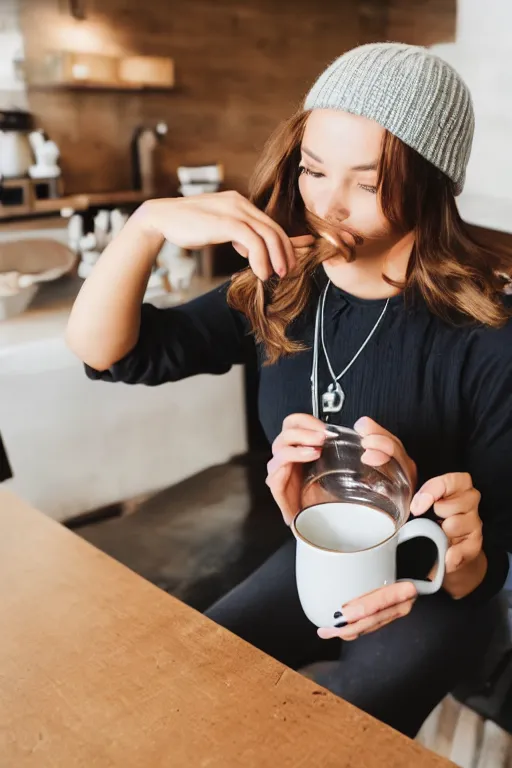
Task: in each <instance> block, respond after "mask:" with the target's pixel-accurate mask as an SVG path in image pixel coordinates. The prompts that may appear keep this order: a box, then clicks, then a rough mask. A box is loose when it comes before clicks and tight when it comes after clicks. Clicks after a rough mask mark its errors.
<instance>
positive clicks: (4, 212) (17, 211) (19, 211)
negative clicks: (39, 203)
mask: <svg viewBox="0 0 512 768" xmlns="http://www.w3.org/2000/svg"><path fill="white" fill-rule="evenodd" d="M33 199H34V189H33V186H32V180H31V179H29V178H20V179H4V180H3V181H2V197H1V202H0V219H6V218H8V217H9V216H23V215H26V214H29V213H30V211H31V210H32V205H33Z"/></svg>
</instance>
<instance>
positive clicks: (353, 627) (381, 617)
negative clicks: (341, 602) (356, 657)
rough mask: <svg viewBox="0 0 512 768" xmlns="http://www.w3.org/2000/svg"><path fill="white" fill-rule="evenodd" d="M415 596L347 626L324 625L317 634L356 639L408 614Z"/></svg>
mask: <svg viewBox="0 0 512 768" xmlns="http://www.w3.org/2000/svg"><path fill="white" fill-rule="evenodd" d="M415 599H416V598H410V599H409V600H405V601H404V602H402V603H400V604H398V605H393V606H391V607H389V608H385V609H384V610H382V611H379V613H375V614H373V615H372V616H368V617H366V618H365V619H361V620H359V621H356V622H354V623H352V624H349V625H348V626H347V627H343V628H341V629H337V628H336V627H326V628H321V629H319V630H318V636H319V637H321V638H322V639H323V640H329V639H331V638H333V637H339V638H341V639H342V640H356V639H357V638H358V637H359V636H360V635H364V634H368V633H369V632H374V631H375V630H376V629H379V628H380V627H381V626H383V625H384V624H389V623H390V622H391V621H395V620H396V619H402V618H404V617H405V616H408V615H409V613H410V612H411V609H412V607H413V605H414V602H415Z"/></svg>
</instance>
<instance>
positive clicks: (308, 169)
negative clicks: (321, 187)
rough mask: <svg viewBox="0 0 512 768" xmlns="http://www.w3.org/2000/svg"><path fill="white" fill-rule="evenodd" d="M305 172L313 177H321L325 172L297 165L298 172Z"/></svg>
mask: <svg viewBox="0 0 512 768" xmlns="http://www.w3.org/2000/svg"><path fill="white" fill-rule="evenodd" d="M303 173H304V174H305V175H306V176H312V177H313V178H314V179H321V178H322V177H323V176H324V175H325V174H323V173H319V172H318V171H312V170H311V168H308V167H307V166H305V165H299V174H303Z"/></svg>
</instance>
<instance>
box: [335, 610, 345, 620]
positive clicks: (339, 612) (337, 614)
mask: <svg viewBox="0 0 512 768" xmlns="http://www.w3.org/2000/svg"><path fill="white" fill-rule="evenodd" d="M333 617H334V618H335V619H342V618H343V614H342V612H341V611H334V613H333Z"/></svg>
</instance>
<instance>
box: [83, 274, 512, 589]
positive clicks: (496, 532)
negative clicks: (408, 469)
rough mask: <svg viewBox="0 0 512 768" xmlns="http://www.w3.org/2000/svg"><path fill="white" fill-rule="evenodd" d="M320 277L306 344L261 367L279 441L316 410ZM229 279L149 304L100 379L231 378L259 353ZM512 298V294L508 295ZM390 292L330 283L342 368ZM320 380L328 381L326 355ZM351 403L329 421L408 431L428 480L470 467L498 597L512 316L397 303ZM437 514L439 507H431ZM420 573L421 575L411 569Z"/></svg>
mask: <svg viewBox="0 0 512 768" xmlns="http://www.w3.org/2000/svg"><path fill="white" fill-rule="evenodd" d="M324 281H325V275H324V274H323V271H322V277H320V278H319V285H318V286H316V287H315V292H314V295H313V296H312V300H311V302H310V307H309V309H308V310H307V311H306V312H305V313H304V314H303V316H302V317H301V318H299V319H298V320H297V321H296V322H295V323H294V326H293V328H292V329H291V331H290V335H291V336H293V338H296V339H301V340H303V341H304V342H305V343H306V344H307V345H308V349H307V350H306V351H304V352H300V353H298V354H296V355H294V356H291V357H286V358H283V359H281V360H279V361H278V362H277V363H276V364H275V365H271V366H263V364H262V363H263V359H264V356H263V353H262V350H261V349H258V350H257V354H258V359H259V368H260V380H259V416H260V420H261V423H262V425H263V428H264V430H265V433H266V435H267V437H268V439H269V441H273V440H274V438H275V437H276V436H277V435H278V434H279V432H280V431H281V428H282V423H283V419H284V418H285V417H286V416H287V415H289V414H291V413H311V392H310V375H311V363H312V342H313V331H314V315H315V309H316V305H317V301H318V296H319V292H320V289H321V288H322V282H323V284H325V282H324ZM226 292H227V285H225V286H222V287H221V288H218V289H216V290H214V291H212V292H210V293H208V294H206V295H204V296H201V297H200V298H197V299H195V300H194V301H191V302H189V303H187V304H184V305H182V306H178V307H172V308H169V309H163V310H161V309H156V308H154V307H153V306H151V305H149V304H145V305H143V307H142V315H141V318H142V319H141V327H140V335H139V340H138V342H137V345H136V346H135V348H134V349H133V350H132V351H131V352H130V353H129V354H128V355H127V356H126V357H125V358H124V359H123V360H121V361H120V362H118V363H117V364H116V365H114V366H113V367H112V368H111V369H110V370H108V371H104V372H98V371H94V370H93V369H91V368H89V367H86V371H87V374H88V376H89V377H90V378H93V379H102V380H106V381H122V382H125V383H128V384H146V385H150V386H152V385H157V384H162V383H164V382H169V381H177V380H179V379H184V378H186V377H188V376H193V375H195V374H199V373H212V374H221V373H225V372H226V371H228V370H229V369H230V367H231V366H232V365H234V364H237V363H243V362H244V361H245V360H246V359H247V356H248V355H249V354H254V342H253V340H252V336H250V335H249V329H248V324H247V321H246V319H245V317H244V316H243V315H241V314H239V313H238V312H235V311H234V310H232V309H230V308H229V307H228V305H227V301H226ZM504 301H505V302H507V303H508V302H509V301H510V300H509V298H507V297H504ZM384 303H385V302H384V301H383V300H363V299H358V298H355V297H354V296H351V295H349V294H347V293H345V292H344V291H342V290H340V289H338V288H335V287H333V286H331V287H330V289H329V291H328V294H327V302H326V307H325V340H326V347H327V351H328V354H329V357H330V359H331V364H332V366H333V368H334V370H335V372H336V374H338V373H339V372H340V371H341V370H342V369H343V368H344V367H345V365H346V364H347V363H348V362H349V361H350V360H351V358H352V357H353V355H354V354H355V353H356V352H357V350H358V349H359V347H360V345H361V344H362V343H363V341H364V340H365V338H366V337H367V335H368V333H369V332H370V331H371V329H372V328H373V326H374V324H375V322H376V320H377V318H378V316H379V314H380V313H381V311H382V308H383V306H384ZM319 365H320V387H319V391H320V392H323V391H324V390H325V388H326V387H327V385H328V384H329V383H330V376H329V375H328V372H327V367H326V364H325V358H324V355H323V353H322V352H321V353H320V363H319ZM343 389H344V391H345V393H346V400H345V404H344V407H343V409H342V411H341V413H338V414H334V415H333V417H332V418H331V421H333V422H334V423H337V424H340V425H343V426H353V425H354V423H355V421H356V420H357V419H358V418H359V417H361V416H370V417H371V418H372V419H374V420H375V421H376V422H378V423H379V424H381V425H382V426H383V427H384V428H386V429H388V430H389V431H390V432H392V433H393V434H394V435H396V436H397V437H399V438H400V440H402V442H403V443H404V446H405V448H406V450H407V452H408V453H409V455H410V456H411V457H412V458H413V459H414V461H415V462H416V464H417V466H418V472H419V481H418V482H419V484H421V483H423V482H425V481H426V480H428V479H429V478H431V477H435V476H437V475H441V474H444V473H446V472H469V473H470V474H471V476H472V478H473V482H474V485H475V487H476V488H477V489H478V490H479V491H480V492H481V494H482V500H481V504H480V515H481V517H482V520H483V522H484V549H485V551H486V554H487V556H488V560H489V569H488V573H487V576H486V579H485V581H484V583H483V584H482V585H481V587H479V589H478V590H477V594H478V595H479V596H482V597H485V598H488V597H489V596H491V595H493V594H495V593H496V592H498V591H499V590H500V589H501V587H502V586H503V583H504V581H505V578H506V574H507V570H508V559H507V555H506V552H507V551H512V512H511V505H512V498H511V495H509V490H508V486H507V482H508V480H507V478H508V476H509V473H510V474H511V475H512V321H509V322H508V323H507V325H506V326H505V327H504V328H502V329H499V330H493V329H490V328H485V327H482V326H477V325H466V326H462V327H461V326H460V325H459V326H455V325H449V324H447V323H445V322H443V321H442V320H440V319H439V318H438V317H436V316H434V315H433V314H431V313H430V312H429V311H428V309H427V308H426V306H425V305H424V303H423V302H422V301H421V300H420V299H416V300H415V301H410V300H406V299H405V298H404V296H403V295H400V296H395V297H393V298H392V299H391V300H390V303H389V307H388V310H387V312H386V314H385V316H384V318H383V320H382V322H381V324H380V326H379V328H378V330H377V332H376V334H375V335H374V336H373V338H372V340H371V341H370V343H369V344H368V346H367V347H366V349H365V350H364V352H363V353H362V355H361V356H360V357H359V359H358V360H357V362H356V363H355V364H354V365H353V367H352V368H351V369H350V371H349V372H348V373H347V375H346V376H345V377H344V378H343ZM430 516H432V513H430ZM411 575H412V574H411Z"/></svg>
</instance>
